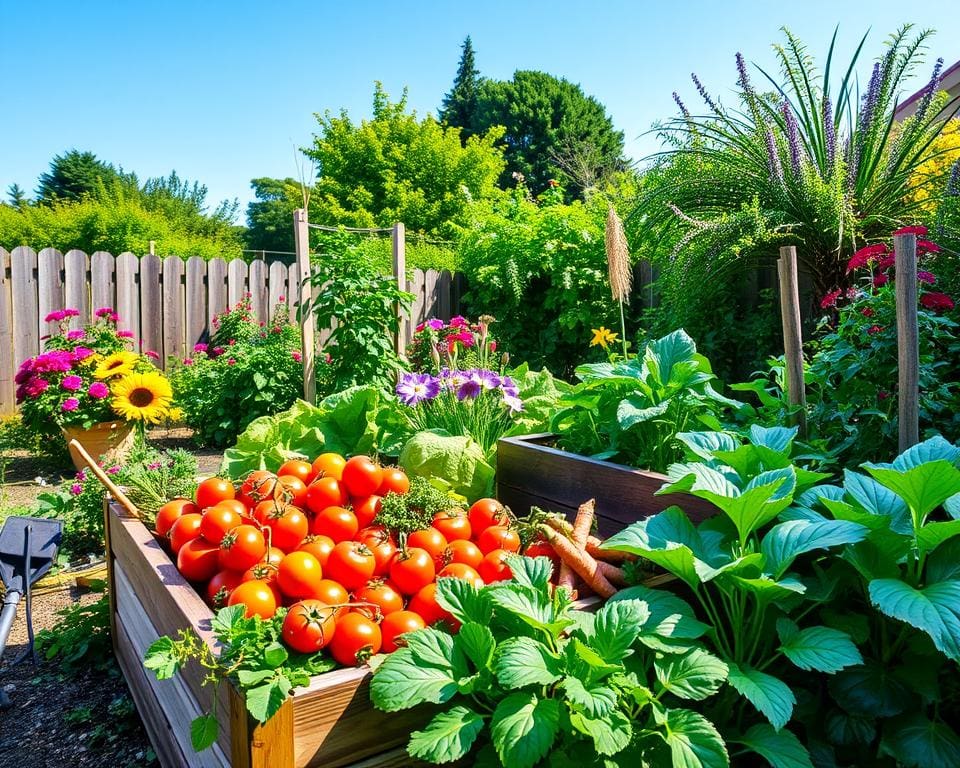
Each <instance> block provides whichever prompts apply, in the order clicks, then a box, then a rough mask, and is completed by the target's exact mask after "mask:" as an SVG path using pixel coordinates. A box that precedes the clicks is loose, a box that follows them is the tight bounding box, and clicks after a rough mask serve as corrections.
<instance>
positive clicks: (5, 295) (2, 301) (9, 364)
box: [0, 248, 17, 413]
mask: <svg viewBox="0 0 960 768" xmlns="http://www.w3.org/2000/svg"><path fill="white" fill-rule="evenodd" d="M11 278H12V276H11V273H10V254H9V252H7V251H6V250H5V249H3V248H0V413H10V412H11V411H13V409H14V408H15V407H16V401H15V397H14V392H15V391H16V387H15V386H14V383H13V377H14V376H15V375H16V370H17V369H16V367H15V366H14V359H13V293H12V291H11V288H12V284H13V280H12V279H11Z"/></svg>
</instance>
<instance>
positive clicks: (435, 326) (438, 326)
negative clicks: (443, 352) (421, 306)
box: [427, 317, 466, 331]
mask: <svg viewBox="0 0 960 768" xmlns="http://www.w3.org/2000/svg"><path fill="white" fill-rule="evenodd" d="M460 319H461V320H463V318H462V317H461V318H460ZM464 322H466V321H464ZM450 325H453V320H451V321H450ZM427 328H430V329H431V330H434V331H442V330H443V320H440V319H438V318H436V317H431V318H430V319H429V320H427Z"/></svg>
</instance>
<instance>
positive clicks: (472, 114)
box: [440, 35, 480, 146]
mask: <svg viewBox="0 0 960 768" xmlns="http://www.w3.org/2000/svg"><path fill="white" fill-rule="evenodd" d="M479 87H480V73H479V71H478V70H477V67H476V64H475V63H474V55H473V42H472V41H471V40H470V35H467V38H466V40H464V41H463V53H462V54H461V55H460V65H459V66H458V67H457V76H456V78H455V79H454V81H453V88H452V89H451V90H450V93H448V94H447V95H446V96H444V97H443V106H442V107H441V108H440V122H442V123H446V124H447V125H449V126H452V127H454V128H459V129H460V141H461V142H462V143H463V145H464V146H466V144H467V139H468V138H469V137H470V136H472V135H473V134H474V133H476V131H475V130H474V129H475V126H474V121H475V119H476V114H477V91H478V90H479Z"/></svg>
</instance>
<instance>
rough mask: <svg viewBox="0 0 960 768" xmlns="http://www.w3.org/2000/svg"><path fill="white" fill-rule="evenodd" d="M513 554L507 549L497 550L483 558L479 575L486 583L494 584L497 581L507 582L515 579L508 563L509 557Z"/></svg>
mask: <svg viewBox="0 0 960 768" xmlns="http://www.w3.org/2000/svg"><path fill="white" fill-rule="evenodd" d="M511 554H513V553H512V552H508V551H507V550H505V549H495V550H493V551H492V552H489V553H488V554H487V556H486V557H484V558H483V562H482V563H480V566H479V567H478V568H477V573H479V574H480V577H481V578H482V579H483V581H484V583H486V584H492V583H493V582H495V581H507V580H508V579H512V578H513V572H512V571H511V570H510V567H509V566H508V565H507V563H506V559H507V557H508V556H509V555H511Z"/></svg>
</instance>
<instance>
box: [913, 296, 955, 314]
mask: <svg viewBox="0 0 960 768" xmlns="http://www.w3.org/2000/svg"><path fill="white" fill-rule="evenodd" d="M920 305H921V306H922V307H924V309H931V310H933V311H934V312H949V311H950V310H951V309H953V307H954V303H953V299H951V298H950V297H949V296H947V294H945V293H939V292H938V291H930V292H929V293H925V294H923V295H922V296H921V297H920Z"/></svg>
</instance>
